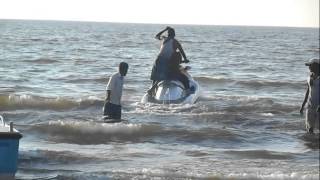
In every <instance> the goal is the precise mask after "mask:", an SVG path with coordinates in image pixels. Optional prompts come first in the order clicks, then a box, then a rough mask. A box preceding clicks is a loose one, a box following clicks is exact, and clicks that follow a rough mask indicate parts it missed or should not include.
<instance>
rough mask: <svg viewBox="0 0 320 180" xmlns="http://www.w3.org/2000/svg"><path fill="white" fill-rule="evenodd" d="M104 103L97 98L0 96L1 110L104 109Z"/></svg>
mask: <svg viewBox="0 0 320 180" xmlns="http://www.w3.org/2000/svg"><path fill="white" fill-rule="evenodd" d="M102 105H103V101H102V100H99V99H97V98H95V97H88V98H83V99H72V98H64V97H57V98H49V97H40V96H33V95H12V94H10V95H0V109H1V110H18V109H39V110H60V111H61V110H70V109H72V108H88V107H92V106H94V107H102Z"/></svg>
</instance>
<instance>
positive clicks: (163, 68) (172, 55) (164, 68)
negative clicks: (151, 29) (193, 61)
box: [148, 26, 189, 93]
mask: <svg viewBox="0 0 320 180" xmlns="http://www.w3.org/2000/svg"><path fill="white" fill-rule="evenodd" d="M165 31H168V37H165V36H162V34H163V33H164V32H165ZM155 38H156V39H158V40H161V41H162V43H161V47H160V52H159V54H158V56H157V59H156V60H155V62H154V65H153V68H152V72H151V78H150V79H151V80H153V83H152V87H151V88H150V90H149V91H148V92H149V93H150V92H152V90H153V89H154V87H155V85H156V84H157V82H159V81H161V80H169V79H171V78H173V77H174V78H178V80H181V82H182V83H184V85H186V86H187V87H188V86H189V82H188V78H187V77H185V76H184V75H183V74H181V73H179V72H180V71H177V72H178V73H179V74H177V75H176V76H174V75H173V74H174V73H177V72H175V71H176V69H179V68H178V67H177V66H175V65H179V64H180V63H182V62H184V63H188V62H189V60H188V59H187V57H186V54H185V53H184V50H183V48H182V46H181V44H180V43H179V41H178V40H176V39H175V30H174V29H173V28H171V27H169V26H167V27H166V28H165V29H164V30H162V31H160V32H159V33H158V34H157V35H156V36H155ZM177 50H178V52H177ZM180 54H181V55H182V56H183V59H184V61H181V55H180Z"/></svg>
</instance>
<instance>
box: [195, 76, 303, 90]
mask: <svg viewBox="0 0 320 180" xmlns="http://www.w3.org/2000/svg"><path fill="white" fill-rule="evenodd" d="M195 80H197V81H199V82H200V83H202V84H215V83H216V84H217V83H221V84H228V83H229V84H237V85H241V86H246V87H250V88H261V87H263V88H266V87H276V88H280V87H285V88H287V87H289V88H293V89H300V88H303V87H304V86H305V84H306V83H305V82H302V81H296V82H294V81H289V82H285V81H271V80H235V79H228V78H224V77H209V76H199V77H195Z"/></svg>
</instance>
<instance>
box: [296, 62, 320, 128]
mask: <svg viewBox="0 0 320 180" xmlns="http://www.w3.org/2000/svg"><path fill="white" fill-rule="evenodd" d="M306 66H309V70H310V73H311V74H310V77H309V78H308V88H307V91H306V94H305V97H304V101H303V103H302V106H301V108H300V113H301V114H303V109H304V106H305V104H306V103H307V112H306V129H307V131H308V132H309V133H313V131H314V128H315V127H317V128H318V129H319V121H320V112H319V101H320V91H319V89H320V79H319V78H320V77H319V69H320V62H319V59H312V60H310V62H308V63H306Z"/></svg>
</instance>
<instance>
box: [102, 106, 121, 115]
mask: <svg viewBox="0 0 320 180" xmlns="http://www.w3.org/2000/svg"><path fill="white" fill-rule="evenodd" d="M103 115H104V116H108V117H109V118H111V119H121V106H120V105H117V104H112V103H110V102H106V103H105V104H104V108H103Z"/></svg>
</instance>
